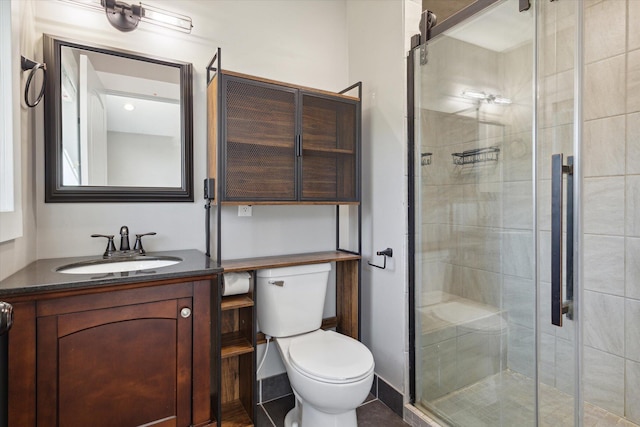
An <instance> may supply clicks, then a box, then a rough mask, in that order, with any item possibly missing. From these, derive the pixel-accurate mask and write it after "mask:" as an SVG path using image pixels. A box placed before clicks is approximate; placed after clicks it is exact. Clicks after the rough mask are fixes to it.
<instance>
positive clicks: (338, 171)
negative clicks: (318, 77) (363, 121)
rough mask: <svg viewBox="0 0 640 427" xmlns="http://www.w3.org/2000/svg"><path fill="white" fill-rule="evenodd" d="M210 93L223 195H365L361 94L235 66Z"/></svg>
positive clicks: (288, 198) (299, 198)
mask: <svg viewBox="0 0 640 427" xmlns="http://www.w3.org/2000/svg"><path fill="white" fill-rule="evenodd" d="M207 96H208V98H209V99H208V105H209V112H208V115H209V117H208V120H209V175H210V176H211V177H213V178H216V179H217V180H218V181H219V187H218V188H221V190H222V191H221V193H220V194H219V195H218V197H217V198H216V199H217V200H218V201H220V202H221V203H227V204H277V203H281V204H288V203H291V204H293V203H311V204H317V203H330V204H336V203H344V204H357V203H358V202H359V194H358V189H359V182H358V179H359V176H360V174H359V170H358V169H359V167H360V165H359V162H358V161H357V159H358V158H359V153H358V150H359V128H360V114H359V105H360V100H359V99H358V98H354V97H351V96H347V95H341V94H338V93H331V92H324V91H319V90H314V89H308V88H301V87H297V86H294V85H289V84H286V83H280V82H274V81H270V80H265V79H259V78H256V77H252V76H246V75H242V74H238V73H232V72H228V71H223V72H222V73H218V74H216V76H215V77H214V78H213V79H212V80H211V82H210V83H209V88H208V95H207Z"/></svg>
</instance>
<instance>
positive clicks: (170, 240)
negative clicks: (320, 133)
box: [35, 0, 350, 258]
mask: <svg viewBox="0 0 640 427" xmlns="http://www.w3.org/2000/svg"><path fill="white" fill-rule="evenodd" d="M36 4H37V8H36V30H37V31H38V33H49V34H52V35H57V36H62V37H68V38H72V39H76V40H81V41H87V42H92V43H97V44H102V45H106V46H112V47H116V48H123V49H128V50H132V51H137V52H144V53H147V54H150V55H157V56H160V57H166V58H171V59H176V60H181V61H187V62H191V63H193V65H194V74H195V75H194V163H195V173H194V183H195V195H196V201H195V203H146V204H145V203H138V204H135V203H107V204H105V203H100V204H95V203H94V204H78V203H62V204H51V203H48V204H45V203H44V189H43V182H44V175H43V168H42V167H38V168H36V178H35V179H36V191H37V217H38V247H37V257H38V258H53V257H61V256H76V255H90V254H99V253H101V252H102V251H103V250H104V248H103V246H104V242H103V241H101V240H102V239H99V240H96V239H91V238H90V237H89V235H90V234H92V233H117V231H118V230H119V227H120V226H121V225H123V224H126V225H128V226H129V229H130V230H131V232H132V233H139V232H147V231H156V232H157V233H158V235H157V236H155V237H154V238H151V239H148V240H147V243H146V244H145V247H146V248H147V249H148V250H151V251H153V250H156V251H157V250H168V249H183V248H196V249H200V250H204V240H205V239H204V209H203V205H204V201H203V197H202V180H203V179H204V178H205V175H206V162H205V158H206V126H207V125H206V103H205V101H206V93H205V89H206V70H205V67H206V65H207V63H208V62H209V60H210V59H211V57H212V56H213V54H214V53H215V50H216V48H217V47H218V46H220V47H222V65H223V68H225V69H229V70H233V71H238V72H243V73H248V74H254V75H258V76H263V77H267V78H271V79H275V80H281V81H287V82H292V83H297V84H301V85H306V86H312V87H317V88H321V89H327V90H340V89H342V88H344V87H346V86H348V85H349V84H350V81H349V80H348V74H347V66H348V64H347V46H346V44H345V39H346V23H345V3H344V1H343V0H330V1H324V0H308V1H304V2H291V1H277V0H276V1H268V2H265V1H222V0H221V1H215V2H212V1H198V0H183V1H180V2H175V1H165V0H154V3H153V4H154V5H157V6H159V7H164V8H166V9H168V10H173V11H176V12H179V13H184V14H187V15H190V16H191V17H192V18H193V25H194V28H193V31H192V33H191V34H181V33H178V32H175V31H169V30H165V29H162V28H159V27H155V26H153V25H149V24H144V23H141V24H140V27H139V28H138V29H137V30H135V31H133V32H131V33H122V32H119V31H117V30H115V29H114V28H112V27H111V26H110V25H109V24H108V23H107V20H106V19H105V17H104V14H103V13H97V12H94V11H91V10H86V9H83V8H79V7H76V6H74V5H70V4H68V3H65V2H60V1H57V0H48V1H43V0H40V1H36ZM36 45H37V48H38V50H39V51H41V39H40V38H39V37H38V39H37V40H36ZM39 119H40V120H42V116H40V118H39ZM41 124H42V122H41V121H40V125H41ZM39 127H41V126H39ZM43 152H44V140H43V135H42V134H41V133H40V134H39V135H38V139H37V149H36V152H35V155H36V162H37V164H38V165H42V164H43V161H44V160H43ZM213 213H214V211H213V210H212V214H213ZM223 216H224V232H225V236H226V235H227V234H228V235H229V237H228V238H227V237H225V239H224V247H223V248H224V250H223V258H230V257H249V256H256V255H258V254H286V253H291V252H295V251H311V250H327V249H332V248H334V247H335V242H334V238H333V236H334V233H333V224H334V218H333V216H334V215H333V209H331V208H330V207H315V208H314V207H310V208H297V207H296V208H276V207H254V210H253V217H252V218H250V219H247V218H238V217H237V214H236V211H235V210H234V209H233V208H224V209H223ZM274 224H276V225H277V224H286V225H287V226H286V229H283V228H282V227H277V226H275V227H274ZM247 229H250V230H251V233H247V232H246V230H247ZM291 230H296V232H295V233H291V232H290V231H291ZM236 231H237V232H238V235H237V236H236V234H235V233H236Z"/></svg>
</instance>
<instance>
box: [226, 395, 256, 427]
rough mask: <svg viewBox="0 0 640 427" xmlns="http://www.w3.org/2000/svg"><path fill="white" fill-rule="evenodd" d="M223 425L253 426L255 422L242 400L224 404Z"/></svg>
mask: <svg viewBox="0 0 640 427" xmlns="http://www.w3.org/2000/svg"><path fill="white" fill-rule="evenodd" d="M222 425H223V426H225V427H236V426H237V427H240V426H252V425H253V421H251V418H250V417H249V414H247V411H246V410H245V409H244V406H243V405H242V402H241V401H240V400H233V401H231V402H226V403H223V404H222Z"/></svg>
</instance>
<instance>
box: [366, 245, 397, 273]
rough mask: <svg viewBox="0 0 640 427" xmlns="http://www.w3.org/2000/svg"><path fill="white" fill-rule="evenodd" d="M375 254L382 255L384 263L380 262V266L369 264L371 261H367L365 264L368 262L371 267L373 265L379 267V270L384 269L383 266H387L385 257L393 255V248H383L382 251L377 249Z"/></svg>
mask: <svg viewBox="0 0 640 427" xmlns="http://www.w3.org/2000/svg"><path fill="white" fill-rule="evenodd" d="M376 255H378V256H383V257H384V263H383V264H382V267H380V266H379V265H375V264H371V261H367V264H369V265H370V266H371V267H375V268H379V269H381V270H384V269H385V268H387V257H389V258H392V257H393V249H391V248H387V249H385V250H383V251H378V252H376Z"/></svg>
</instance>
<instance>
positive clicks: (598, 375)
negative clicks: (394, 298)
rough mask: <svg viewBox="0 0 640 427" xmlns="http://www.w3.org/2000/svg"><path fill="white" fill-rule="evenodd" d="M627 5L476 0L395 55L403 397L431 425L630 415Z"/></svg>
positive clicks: (633, 190)
mask: <svg viewBox="0 0 640 427" xmlns="http://www.w3.org/2000/svg"><path fill="white" fill-rule="evenodd" d="M526 3H530V8H529V9H527V10H522V11H521V9H525V8H526ZM523 4H524V7H523ZM639 17H640V2H638V1H636V0H604V1H585V2H583V1H573V0H558V1H548V0H544V1H543V0H539V1H535V0H531V1H530V2H526V1H525V2H523V1H518V0H497V1H490V0H489V1H486V0H485V1H478V2H476V3H474V4H473V5H472V6H470V8H468V9H466V10H463V11H462V12H460V13H458V14H457V15H454V16H452V17H451V18H449V19H447V20H445V21H443V22H442V23H439V24H438V25H436V26H435V27H433V28H432V29H431V31H430V33H429V35H428V36H427V37H426V38H427V39H428V40H427V41H426V42H424V40H422V42H423V43H422V44H421V45H419V46H417V47H416V48H414V49H413V50H412V51H411V52H410V54H409V62H408V67H409V71H408V74H409V76H410V81H409V98H410V107H409V121H410V123H409V131H410V141H409V147H410V150H409V162H410V166H409V169H410V170H409V181H410V182H409V188H410V197H411V200H410V203H409V205H410V206H411V208H410V209H411V211H410V212H409V218H410V221H409V222H410V227H411V230H410V233H409V236H411V237H410V238H411V239H412V240H411V241H410V242H409V248H410V252H411V254H412V255H411V256H412V259H411V264H412V266H411V267H412V268H411V269H410V270H411V273H410V276H411V278H410V281H411V285H412V286H411V291H410V299H411V313H410V317H411V322H412V328H411V332H410V333H411V335H412V337H411V343H412V361H411V362H412V363H411V364H412V369H413V370H412V380H413V382H412V386H411V389H412V401H413V403H414V406H415V407H416V408H417V409H419V410H420V411H423V412H424V413H426V414H428V415H429V416H430V417H432V418H436V419H438V420H439V421H440V422H441V423H442V424H443V425H453V426H538V425H539V426H571V425H576V426H580V425H584V426H591V425H598V426H600V425H602V426H608V425H616V426H637V425H640V27H639V26H638V25H636V24H635V22H636V21H637V20H636V19H634V18H639ZM587 29H589V31H587Z"/></svg>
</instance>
